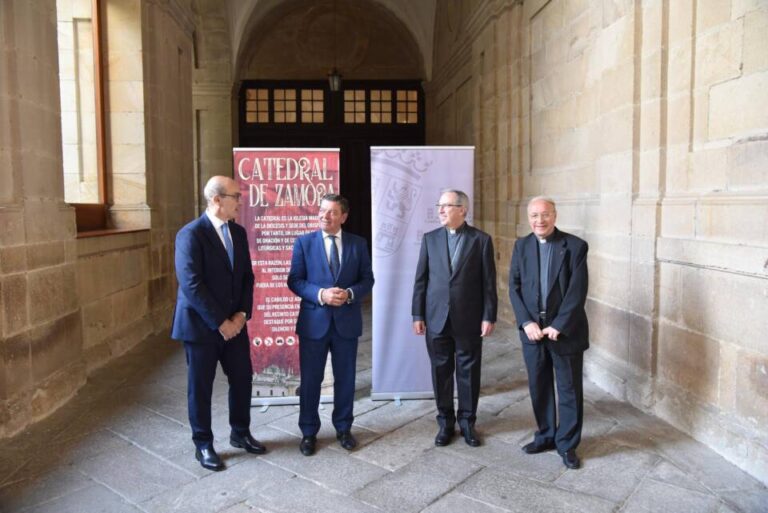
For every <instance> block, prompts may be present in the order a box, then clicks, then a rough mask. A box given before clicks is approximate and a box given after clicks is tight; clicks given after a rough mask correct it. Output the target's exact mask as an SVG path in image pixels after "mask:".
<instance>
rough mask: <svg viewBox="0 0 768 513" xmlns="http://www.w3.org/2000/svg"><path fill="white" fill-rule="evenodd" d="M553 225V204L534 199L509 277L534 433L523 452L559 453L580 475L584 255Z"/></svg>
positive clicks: (583, 248) (585, 343)
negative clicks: (527, 229)
mask: <svg viewBox="0 0 768 513" xmlns="http://www.w3.org/2000/svg"><path fill="white" fill-rule="evenodd" d="M556 220H557V210H556V208H555V202H554V201H553V200H551V199H550V198H546V197H543V196H537V197H535V198H533V199H532V200H531V201H530V202H529V203H528V223H529V224H530V226H531V230H532V231H533V233H531V234H530V235H528V236H527V237H524V238H522V239H519V240H518V241H517V242H516V243H515V248H514V250H513V252H512V265H511V268H510V271H509V299H510V301H511V302H512V308H513V309H514V311H515V318H516V320H517V327H518V330H519V333H520V340H521V341H522V343H523V358H524V359H525V366H526V368H527V370H528V387H529V390H530V393H531V403H532V404H533V414H534V417H535V418H536V425H537V427H538V430H537V431H536V434H535V436H534V439H533V441H532V442H530V443H528V444H527V445H525V446H524V447H523V451H525V452H526V453H528V454H536V453H540V452H544V451H549V450H552V449H557V452H558V453H559V454H560V456H561V457H562V459H563V463H564V464H565V466H566V467H568V468H579V466H580V461H579V458H578V456H577V455H576V447H578V445H579V442H580V441H581V427H582V422H583V417H584V394H583V388H582V369H583V363H584V351H585V350H586V349H587V348H588V347H589V325H588V323H587V314H586V311H585V310H584V304H585V303H586V300H587V282H588V276H587V251H588V249H589V248H588V246H587V243H586V242H585V241H583V240H582V239H580V238H579V237H576V236H575V235H571V234H569V233H566V232H563V231H560V230H558V229H557V228H556V227H555V221H556ZM555 382H556V383H557V401H556V400H555V384H554V383H555ZM558 415H559V417H560V418H559V419H558Z"/></svg>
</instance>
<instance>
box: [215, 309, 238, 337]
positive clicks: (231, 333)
mask: <svg viewBox="0 0 768 513" xmlns="http://www.w3.org/2000/svg"><path fill="white" fill-rule="evenodd" d="M238 315H239V314H238ZM240 317H242V316H240ZM241 329H242V326H238V324H237V323H235V322H233V321H232V320H231V319H227V320H226V321H224V322H222V323H221V326H219V333H221V336H222V337H224V340H230V339H232V338H234V337H236V336H237V334H238V333H240V330H241Z"/></svg>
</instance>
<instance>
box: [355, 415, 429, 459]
mask: <svg viewBox="0 0 768 513" xmlns="http://www.w3.org/2000/svg"><path fill="white" fill-rule="evenodd" d="M435 434H437V427H436V423H435V422H434V421H433V420H431V419H427V418H425V417H421V418H418V419H416V420H415V421H413V422H410V423H408V424H405V425H404V426H401V427H399V428H398V429H395V430H394V431H391V432H389V433H387V434H386V435H384V436H381V437H380V438H378V439H377V440H376V443H372V444H367V445H366V446H365V447H362V448H361V449H358V450H356V451H355V452H354V453H353V454H354V457H355V458H359V459H361V460H364V461H367V462H369V463H372V464H374V465H378V466H379V467H382V468H384V469H386V470H388V471H390V472H392V471H395V470H397V469H399V468H401V467H404V466H405V465H407V464H409V463H411V462H412V461H413V460H415V459H417V458H419V457H421V456H422V454H423V453H424V452H426V451H428V450H430V449H433V448H434V447H435V441H434V435H435Z"/></svg>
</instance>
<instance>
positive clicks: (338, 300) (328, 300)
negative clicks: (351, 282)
mask: <svg viewBox="0 0 768 513" xmlns="http://www.w3.org/2000/svg"><path fill="white" fill-rule="evenodd" d="M321 297H322V299H323V304H326V305H331V306H341V305H343V304H344V303H346V302H347V300H348V299H349V294H348V293H347V291H346V289H341V288H339V287H332V288H329V289H323V292H322V294H321Z"/></svg>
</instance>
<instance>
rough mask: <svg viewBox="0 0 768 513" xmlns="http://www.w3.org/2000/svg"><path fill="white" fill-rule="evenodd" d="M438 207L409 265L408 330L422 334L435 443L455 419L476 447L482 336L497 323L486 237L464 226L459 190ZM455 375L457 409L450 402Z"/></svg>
mask: <svg viewBox="0 0 768 513" xmlns="http://www.w3.org/2000/svg"><path fill="white" fill-rule="evenodd" d="M437 208H438V214H439V217H440V224H442V227H441V228H438V229H436V230H433V231H431V232H429V233H426V234H424V237H423V239H422V241H421V252H420V254H419V261H418V264H417V265H416V278H415V281H414V285H413V301H412V304H411V314H412V316H413V331H414V333H416V334H417V335H424V334H426V342H427V352H428V353H429V359H430V362H431V366H432V385H433V387H434V392H435V402H436V403H437V423H438V426H439V431H438V433H437V436H436V437H435V445H437V446H444V445H448V444H449V443H450V442H451V439H452V438H453V435H454V434H455V431H454V429H455V423H456V421H457V420H458V423H459V428H460V429H461V433H462V435H463V436H464V441H465V442H466V443H467V444H468V445H470V446H472V447H477V446H479V445H480V443H481V442H480V437H479V436H478V434H477V432H476V431H475V420H476V418H477V417H476V413H477V403H478V399H479V397H480V360H481V357H482V349H483V344H482V341H483V337H486V336H489V335H490V334H491V333H493V328H494V325H495V323H496V308H497V296H496V264H495V262H494V252H493V240H492V239H491V237H490V236H489V235H488V234H487V233H485V232H482V231H480V230H478V229H477V228H474V227H473V226H470V225H468V224H467V223H466V220H465V219H466V217H467V212H468V211H469V198H468V197H467V195H466V194H465V193H464V192H462V191H458V190H453V189H449V190H445V191H443V193H442V195H441V196H440V200H439V202H438V204H437ZM454 372H455V374H456V383H457V387H458V393H459V394H458V395H459V404H458V410H454V403H453V380H454Z"/></svg>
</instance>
